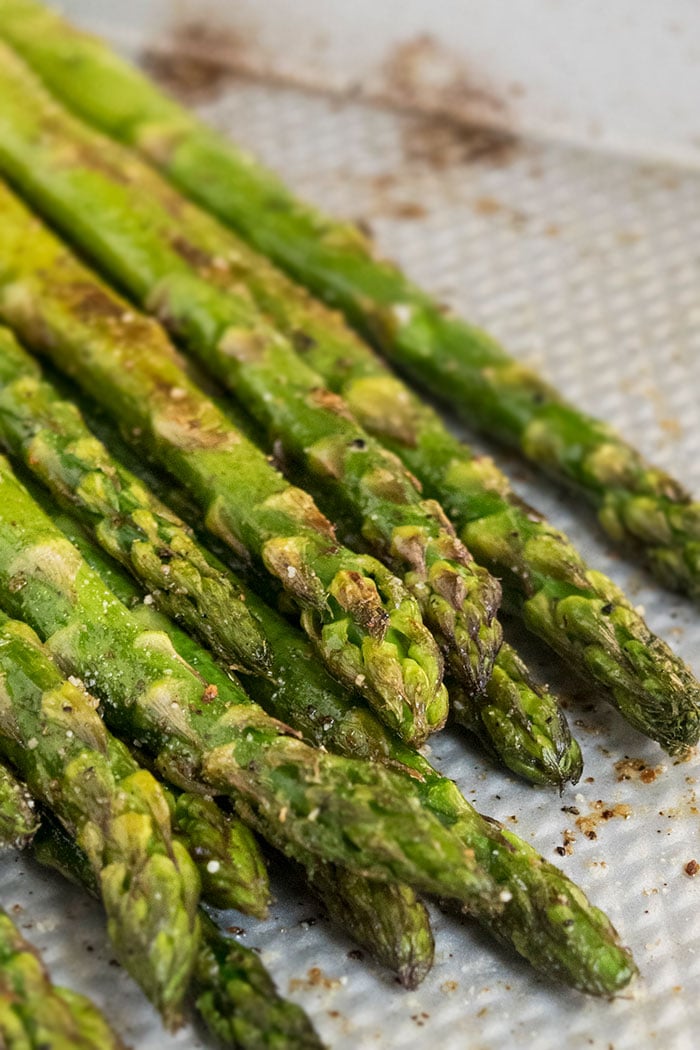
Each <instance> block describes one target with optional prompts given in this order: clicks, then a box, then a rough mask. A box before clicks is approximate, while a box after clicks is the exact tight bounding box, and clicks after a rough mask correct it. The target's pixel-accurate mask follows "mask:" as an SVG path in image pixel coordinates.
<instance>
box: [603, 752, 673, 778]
mask: <svg viewBox="0 0 700 1050" xmlns="http://www.w3.org/2000/svg"><path fill="white" fill-rule="evenodd" d="M665 771H666V767H665V766H663V765H659V766H649V765H647V763H646V762H645V761H644V760H643V759H641V758H629V757H628V756H627V755H625V757H624V758H621V759H620V760H619V762H616V763H615V773H616V775H617V779H618V780H640V781H641V782H642V784H653V782H654V781H655V780H656V778H657V777H658V776H660V775H661V774H662V773H664V772H665Z"/></svg>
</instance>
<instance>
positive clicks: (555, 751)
mask: <svg viewBox="0 0 700 1050" xmlns="http://www.w3.org/2000/svg"><path fill="white" fill-rule="evenodd" d="M78 137H80V136H78ZM81 141H82V140H81ZM83 146H84V143H83ZM84 153H85V149H84V148H83V150H82V152H81V159H82V157H83V156H84ZM24 174H26V173H24ZM140 181H143V180H142V179H140ZM146 181H148V180H147V179H146ZM64 198H65V194H63V195H62V196H61V200H62V204H63V205H65V199H64ZM170 210H171V211H172V210H175V208H174V205H173V206H172V207H171V209H170ZM178 214H179V215H180V217H182V214H184V212H183V208H182V207H180V208H179V209H178ZM187 216H188V220H187V233H188V237H189V241H188V243H190V245H191V247H192V250H193V252H194V251H195V249H196V257H197V258H198V259H199V260H200V262H201V265H202V266H203V267H205V268H206V271H207V275H208V276H209V277H210V278H212V277H213V278H216V279H217V280H218V281H219V283H224V284H226V283H227V282H228V283H230V280H231V274H229V273H227V272H225V271H226V266H225V265H224V266H222V265H217V264H220V263H221V262H222V260H223V262H224V263H226V255H225V254H223V255H222V254H221V253H219V254H218V255H215V254H212V253H213V252H215V251H216V250H217V249H221V248H222V242H221V234H220V232H217V229H216V227H214V228H213V230H212V228H211V227H206V224H204V223H203V221H202V217H201V215H198V214H197V213H191V212H187ZM54 217H57V216H56V214H55V212H54ZM74 218H76V216H74ZM161 225H162V220H161ZM119 232H120V231H117V233H119ZM89 239H90V240H91V242H92V240H93V239H94V238H93V237H92V233H91V234H90V238H89ZM208 252H209V254H207V253H208ZM190 254H192V253H190ZM229 261H230V260H229ZM234 270H235V273H236V275H237V276H239V277H241V276H243V277H245V279H246V281H247V283H248V285H249V286H250V287H251V289H252V290H253V294H254V295H255V296H256V297H257V298H258V300H259V302H260V304H261V305H262V306H263V307H264V308H265V309H267V310H270V311H271V312H272V313H274V315H275V318H276V320H277V322H278V323H279V324H281V325H282V326H283V327H284V328H285V330H286V331H287V333H288V334H289V335H290V336H291V337H292V338H294V337H295V336H296V342H297V345H298V346H300V347H306V348H307V351H308V352H309V354H315V355H316V357H317V358H318V359H319V362H318V363H319V367H320V368H326V367H328V360H335V359H336V356H339V361H338V362H337V368H338V369H342V367H343V362H344V361H345V360H346V358H347V359H348V360H349V361H350V362H351V361H352V360H353V355H354V356H357V354H358V353H360V354H361V352H362V345H361V344H360V343H359V342H358V341H353V340H352V339H350V338H347V337H345V333H344V332H343V329H342V327H340V326H339V325H338V323H337V322H336V321H335V320H334V319H333V318H331V317H329V315H327V314H324V313H323V312H322V311H321V310H320V309H318V308H317V309H316V311H314V308H313V306H312V305H311V304H309V303H307V302H305V301H304V299H303V297H302V298H301V299H300V298H299V295H298V293H297V294H296V295H295V293H294V292H293V289H292V288H291V286H290V285H289V283H288V282H285V281H284V279H283V278H282V277H281V275H279V274H277V275H275V273H274V271H273V270H271V268H270V267H269V266H267V267H266V266H265V264H264V262H262V261H261V260H257V261H256V260H255V257H251V255H250V253H248V254H246V253H245V251H244V250H238V251H237V252H236V255H235V266H234ZM120 276H121V278H122V279H123V280H124V281H127V279H128V278H127V276H125V275H124V274H120ZM131 276H132V277H133V276H134V275H131ZM183 298H184V299H185V300H187V303H188V307H187V308H191V303H190V301H189V298H188V296H187V295H184V294H183ZM200 298H201V297H200ZM200 305H201V304H200ZM314 348H316V349H314ZM346 348H347V354H346V352H345V350H346ZM331 372H332V369H331ZM336 388H337V386H336ZM348 393H349V394H351V395H352V394H353V393H356V391H354V392H353V391H352V390H350V389H349V390H348ZM358 400H359V401H360V408H359V411H360V412H362V411H363V408H362V404H363V399H361V398H360V399H358V398H357V397H355V399H354V400H353V401H352V407H353V408H357V401H358ZM276 403H277V402H275V404H276ZM416 405H417V406H418V408H417V410H418V409H419V408H420V406H419V403H418V402H416ZM395 411H396V413H399V414H400V413H401V401H399V402H398V404H397V406H396V410H395ZM425 412H427V413H428V418H430V417H431V416H432V414H431V413H430V412H429V410H428V409H425ZM365 414H366V413H365ZM381 414H382V416H384V415H387V414H389V413H388V403H384V404H383V406H382V411H381ZM370 416H371V413H370ZM393 418H394V416H393V415H390V427H391V422H392V421H393ZM422 418H423V420H425V416H423V417H422ZM432 418H436V417H434V416H432ZM368 422H370V421H368ZM427 426H428V423H427V422H424V433H425V432H426V431H425V428H426V427H427ZM390 427H389V436H391V433H392V432H391V429H390ZM386 429H387V427H386V426H385V427H384V430H386ZM433 430H435V427H433ZM442 433H443V434H444V440H445V441H447V443H448V446H449V447H450V448H452V449H453V450H454V449H455V448H456V449H457V453H458V454H460V455H461V458H462V459H464V454H466V455H467V456H468V452H465V453H464V454H462V453H460V452H459V450H460V446H459V444H458V442H456V441H455V440H454V439H452V438H450V437H449V435H448V434H447V432H446V431H444V428H443V429H442ZM380 436H382V437H386V434H385V433H380ZM406 443H407V444H409V445H410V441H409V442H406ZM438 444H439V443H438ZM435 445H436V442H435V441H432V442H430V441H423V442H421V444H420V445H419V446H418V448H419V452H424V454H425V455H426V456H429V457H430V461H429V462H425V461H423V460H421V462H419V463H418V467H419V468H421V467H422V468H423V469H422V470H420V469H419V474H420V476H421V479H422V480H423V481H424V483H425V481H426V480H427V481H428V482H430V480H432V478H433V477H434V474H435V471H436V469H437V468H436V465H435V464H436V462H443V463H444V462H445V458H444V455H443V459H442V460H439V458H438V457H437V456H436V455H435ZM443 452H444V450H443ZM418 458H419V460H420V459H421V457H420V455H419V456H418ZM451 465H452V459H449V460H448V461H447V464H446V467H447V468H449V467H451ZM479 469H480V476H481V478H482V480H484V484H485V485H486V486H488V485H489V481H490V480H491V479H490V478H489V470H488V464H481V467H480V468H479V467H477V471H479ZM429 471H430V473H429ZM448 473H449V471H448ZM473 473H474V470H473V469H471V470H470V475H471V474H473ZM483 475H485V478H483ZM426 476H427V478H426ZM457 480H458V482H459V483H461V481H462V479H461V477H460V478H458V479H457ZM430 491H431V494H433V495H438V496H441V497H442V498H444V499H445V502H446V506H448V508H449V507H450V506H451V503H454V499H450V498H449V497H450V495H451V490H450V487H449V486H446V488H445V490H444V491H442V490H439V491H438V490H435V489H431V490H430ZM492 498H493V497H492V495H491V493H490V492H488V493H486V494H484V492H479V491H478V489H477V492H476V495H475V494H474V486H473V485H472V486H471V488H467V490H466V491H465V492H464V493H462V494H461V501H462V505H464V504H465V503H467V504H468V508H469V511H468V512H469V513H470V519H469V520H470V521H471V520H472V519H473V518H474V517H475V516H476V517H477V525H478V517H479V513H478V511H479V510H481V512H482V513H481V516H482V517H483V516H487V517H489V519H490V520H489V521H488V522H487V523H486V526H485V527H484V526H483V523H482V527H481V528H478V527H477V528H476V530H475V531H476V532H477V533H478V535H477V538H476V542H477V543H478V542H479V540H480V539H481V542H482V543H483V544H484V549H483V550H480V552H479V553H480V557H482V558H484V559H486V558H491V560H490V561H488V562H487V564H489V566H490V567H492V568H493V569H494V570H495V572H496V573H497V574H499V573H500V574H505V575H506V577H507V578H512V577H513V575H514V572H513V568H514V566H515V569H516V573H517V570H518V569H519V567H520V563H521V561H522V556H521V553H520V547H521V546H522V544H523V542H524V541H525V540H526V539H529V537H530V535H531V534H532V532H533V523H532V522H531V521H530V520H529V518H530V516H529V514H528V512H527V509H526V508H525V509H523V508H520V507H517V506H516V508H515V511H514V514H516V515H518V514H519V516H520V520H519V522H518V524H519V525H520V526H522V528H521V529H520V534H519V530H518V529H517V528H516V529H514V528H513V527H512V526H510V527H509V522H510V517H511V516H510V515H509V516H508V521H506V523H505V528H504V522H503V521H500V522H498V524H499V525H500V526H501V528H500V530H499V531H498V535H497V537H496V539H495V540H494V537H493V535H492V532H491V525H492V520H491V518H492V516H491V515H487V514H486V511H487V510H488V508H489V507H490V506H491V502H492ZM484 507H486V509H485V510H484V509H483V508H484ZM506 509H507V508H506ZM523 530H526V531H525V532H523ZM504 532H507V535H505V536H504ZM484 533H485V535H483V536H482V534H484ZM466 535H467V533H466V530H465V529H463V530H462V536H463V537H465V538H466ZM536 540H537V541H538V542H537V543H536V544H535V543H534V542H533V543H531V544H529V552H530V554H531V557H532V562H533V564H529V563H527V564H526V565H525V566H524V574H523V575H524V578H523V580H522V581H521V583H522V586H523V587H524V588H525V589H526V593H527V598H528V604H527V608H526V609H523V612H524V615H525V617H526V622H528V623H529V624H531V625H532V626H533V628H534V629H536V630H537V631H538V633H539V635H540V637H544V638H545V640H547V641H548V642H550V643H551V644H552V645H554V647H555V648H556V649H558V651H559V652H560V653H563V655H565V657H566V658H567V659H571V658H572V657H573V658H574V659H575V661H576V663H577V665H578V666H579V667H582V668H583V669H585V670H587V671H588V672H589V673H590V672H593V674H594V675H595V676H596V677H597V678H598V679H599V680H602V681H603V682H604V684H606V685H607V686H609V687H611V688H612V696H613V699H614V701H615V702H616V703H617V705H618V706H619V707H620V709H621V710H622V711H623V713H624V714H625V715H626V716H627V717H628V718H629V719H630V721H631V722H632V724H633V725H635V726H636V727H637V728H639V729H641V730H642V731H644V732H647V733H648V734H649V735H651V736H653V737H654V738H655V739H657V740H659V742H660V743H662V745H663V746H664V747H666V748H667V750H669V751H671V752H672V753H675V752H677V751H682V750H684V749H685V748H687V747H688V746H691V745H692V744H693V743H694V742H695V740H697V736H698V732H699V730H698V725H697V711H696V703H695V701H694V698H695V700H696V699H697V691H698V687H697V684H696V683H695V682H694V681H693V679H692V676H691V675H690V674H689V672H688V670H687V668H685V667H684V665H683V663H682V661H680V660H677V659H676V658H675V657H674V656H673V654H672V653H671V652H670V650H669V649H668V648H667V647H665V646H664V645H663V643H660V642H659V641H658V639H655V638H654V637H653V636H652V635H651V633H650V632H649V631H648V629H647V628H646V626H645V625H644V623H643V622H642V621H641V620H640V619H639V617H638V616H637V615H636V613H634V611H633V610H632V608H631V606H630V605H629V603H626V602H625V601H624V599H622V597H621V595H620V594H619V591H617V589H616V588H615V587H614V586H613V585H612V584H610V583H609V581H606V580H604V579H602V578H601V577H598V576H592V575H591V574H590V573H588V572H587V571H585V567H583V566H582V564H581V563H580V559H577V558H576V557H575V556H574V564H573V566H570V564H569V561H570V555H572V554H573V553H574V552H573V551H570V549H569V548H568V546H567V547H566V549H564V550H562V549H561V548H562V541H563V538H562V537H561V534H559V533H555V532H553V530H549V529H547V528H546V526H544V525H543V526H542V528H541V529H540V531H538V532H537V535H536ZM535 547H537V549H534V548H535ZM494 550H496V551H497V552H498V553H499V554H500V556H501V557H500V558H499V559H498V560H496V561H494V560H493V552H494ZM516 556H517V557H516ZM543 569H544V570H545V571H544V572H543ZM579 569H580V571H578V570H579ZM569 570H570V571H569ZM543 576H544V584H545V586H540V587H538V588H537V592H536V593H535V594H534V595H533V594H532V593H531V591H530V587H531V580H532V579H533V577H536V578H538V582H539V580H541V579H542V577H543ZM584 576H585V577H586V579H585V580H583V586H582V579H583V577H584ZM550 577H554V580H555V586H554V588H553V590H552V589H551V588H549V586H548V585H549V584H550V582H551V580H550ZM562 577H563V578H562ZM596 584H602V586H596ZM572 586H573V588H575V590H573V591H572V589H571V588H572ZM545 588H547V590H549V593H547V591H546V589H545ZM582 590H583V591H584V593H583V594H581V591H582ZM598 592H601V593H598ZM611 604H612V606H613V610H612V615H611V616H609V615H608V612H607V611H606V610H608V609H609V606H610V605H611ZM571 606H574V608H573V609H571V608H570V607H571ZM504 657H505V658H504V659H503V660H502V661H501V663H500V665H499V670H500V672H501V674H499V675H497V676H495V679H494V683H493V684H492V685H491V687H490V692H491V694H492V695H491V697H489V701H488V703H487V705H486V707H485V709H484V711H483V712H481V711H480V712H479V716H478V718H476V717H474V715H473V709H474V705H471V707H467V708H465V707H463V706H462V705H458V711H459V712H460V713H461V714H462V716H463V720H467V721H468V719H464V715H467V714H468V715H471V716H472V717H471V722H472V724H473V725H475V726H476V727H477V728H478V729H479V730H480V734H481V736H482V737H484V738H485V739H486V740H487V742H491V743H495V744H496V745H497V747H498V746H499V745H502V744H503V739H504V733H503V730H502V728H501V726H503V727H504V728H505V729H510V728H511V726H512V724H513V722H514V721H515V723H516V729H517V735H514V736H513V743H514V745H516V746H514V748H513V750H512V752H511V753H510V754H509V751H508V749H507V748H505V747H503V746H500V751H499V753H500V755H501V757H502V758H504V759H505V760H506V761H507V762H509V763H510V764H511V765H514V764H515V766H516V770H517V771H522V770H523V769H528V768H529V767H530V766H531V765H532V759H531V758H530V759H529V761H528V760H525V761H524V762H522V761H520V759H522V756H528V755H535V756H538V757H539V758H540V763H541V764H542V756H544V757H545V759H546V760H548V761H549V762H551V760H552V758H554V759H555V763H556V758H560V760H561V761H562V762H563V764H566V763H567V761H570V759H571V756H570V754H569V753H568V737H567V731H566V727H565V725H564V724H563V721H562V716H561V714H560V713H558V711H557V708H556V705H555V704H554V702H553V701H552V700H551V698H549V697H547V696H546V695H545V696H544V697H542V696H539V697H538V694H537V691H536V689H535V688H532V686H533V683H531V682H530V681H529V680H527V679H523V677H522V676H520V678H519V679H518V677H517V676H516V678H515V680H513V679H512V678H511V676H510V672H511V670H513V669H514V668H515V667H516V666H517V665H516V658H515V656H514V654H511V653H510V652H507V653H506V654H504ZM523 670H524V669H523ZM496 693H498V694H499V695H498V696H497V697H495V698H494V695H493V694H496ZM684 693H687V694H688V695H687V696H685V695H684ZM667 696H668V698H669V699H668V701H667ZM513 701H516V702H515V704H514V703H513ZM494 711H497V712H499V717H498V719H497V721H496V724H495V726H494V723H493V721H492V720H490V717H489V715H490V714H491V715H492V714H493V712H494ZM504 711H505V712H508V714H509V717H508V718H507V719H504V715H503V712H504ZM533 711H534V712H536V716H535V717H534V718H532V717H531V712H533ZM514 716H515V717H514ZM533 723H534V725H533ZM511 732H512V733H514V731H513V730H511ZM514 758H515V761H514ZM545 764H546V763H545ZM571 765H572V766H573V767H575V766H576V761H573V762H571Z"/></svg>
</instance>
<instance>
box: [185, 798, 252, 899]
mask: <svg viewBox="0 0 700 1050" xmlns="http://www.w3.org/2000/svg"><path fill="white" fill-rule="evenodd" d="M169 794H170V797H171V814H172V821H173V830H174V831H175V832H176V834H177V835H178V837H179V838H180V839H181V841H182V843H183V845H184V846H185V848H186V849H187V851H188V853H189V854H190V856H191V857H192V859H193V861H194V862H195V865H196V867H197V871H198V872H199V877H200V880H201V883H202V900H203V901H205V902H206V903H207V904H210V905H211V906H212V908H221V909H227V908H235V909H236V910H237V911H242V912H244V913H245V914H246V915H254V916H256V917H257V918H259V919H264V918H265V916H266V915H267V908H268V904H269V897H270V886H269V881H268V877H267V869H266V867H265V861H264V860H263V857H262V854H261V852H260V847H259V846H258V843H257V841H256V839H255V837H254V835H253V833H252V831H251V830H250V828H249V827H247V825H245V824H244V823H243V822H242V821H241V820H240V819H239V818H238V817H235V816H232V815H230V814H228V813H224V811H223V810H222V809H221V808H220V807H219V806H217V804H216V803H215V802H214V800H213V799H212V798H207V797H206V796H205V795H201V794H198V793H196V792H194V791H176V792H169Z"/></svg>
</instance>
